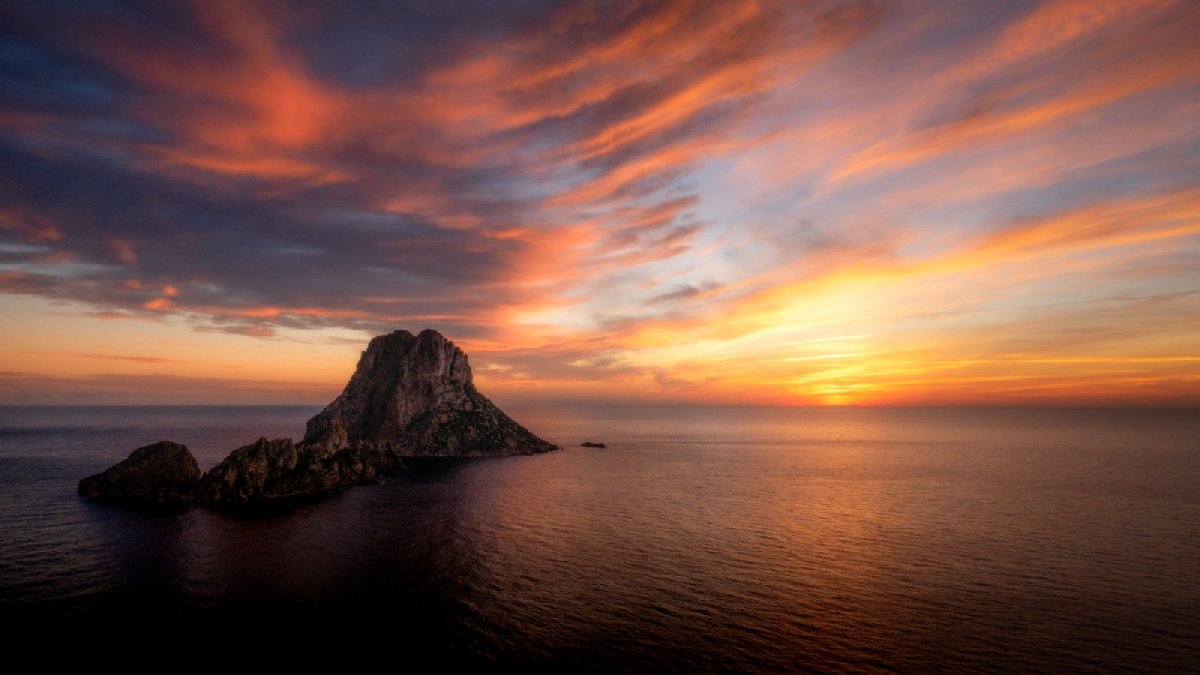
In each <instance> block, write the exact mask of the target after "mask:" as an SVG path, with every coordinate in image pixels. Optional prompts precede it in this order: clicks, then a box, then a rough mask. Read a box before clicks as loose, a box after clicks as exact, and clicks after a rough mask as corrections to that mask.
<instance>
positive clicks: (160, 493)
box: [79, 441, 200, 503]
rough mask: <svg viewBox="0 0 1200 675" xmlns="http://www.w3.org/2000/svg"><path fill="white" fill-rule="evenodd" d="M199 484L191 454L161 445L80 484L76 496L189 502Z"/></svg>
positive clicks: (178, 447)
mask: <svg viewBox="0 0 1200 675" xmlns="http://www.w3.org/2000/svg"><path fill="white" fill-rule="evenodd" d="M199 482H200V466H199V465H197V464H196V458H195V457H193V456H192V453H191V452H189V451H188V449H187V448H185V447H184V446H182V445H180V444H178V443H172V442H171V441H161V442H159V443H154V444H153V445H147V446H144V447H141V448H138V449H137V450H134V451H133V452H132V453H131V454H130V455H129V457H127V458H126V459H125V460H124V461H122V462H120V463H119V464H116V465H115V466H112V467H110V468H109V469H108V470H107V471H105V472H104V473H98V474H96V475H95V476H88V477H87V478H84V479H83V480H81V481H79V494H81V495H83V496H85V497H90V498H92V499H100V500H111V501H141V502H158V503H171V502H189V501H192V499H193V495H194V493H195V490H196V487H197V486H198V485H199Z"/></svg>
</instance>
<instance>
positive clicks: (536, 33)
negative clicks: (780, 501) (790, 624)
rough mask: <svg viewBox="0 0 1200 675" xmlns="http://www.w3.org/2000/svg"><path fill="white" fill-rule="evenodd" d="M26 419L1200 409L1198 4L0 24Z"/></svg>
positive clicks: (123, 5)
mask: <svg viewBox="0 0 1200 675" xmlns="http://www.w3.org/2000/svg"><path fill="white" fill-rule="evenodd" d="M0 164H2V167H0V291H2V292H3V295H0V316H2V317H3V319H2V321H3V323H2V326H3V328H0V403H5V404H18V403H237V404H244V403H305V404H323V403H326V402H328V401H329V400H330V399H332V398H333V397H334V396H336V395H337V393H338V392H339V391H340V390H341V387H342V386H343V385H344V383H345V381H346V379H347V378H348V377H349V375H350V373H351V372H353V369H354V365H355V362H356V361H357V358H358V355H359V353H360V352H361V350H362V349H363V348H364V347H365V344H366V341H367V340H368V339H369V338H370V337H371V336H373V335H377V334H379V333H383V332H388V331H392V330H396V329H401V328H402V329H407V330H410V331H412V332H414V333H415V332H418V331H420V330H422V329H424V328H434V329H437V330H439V331H441V332H442V333H443V334H445V335H446V336H447V337H448V338H450V339H451V340H453V341H454V342H455V343H456V344H458V345H459V346H460V347H462V348H463V349H464V350H465V351H466V352H467V353H468V354H469V355H470V359H471V364H472V366H473V369H474V372H475V377H476V383H477V385H478V386H479V388H480V390H481V391H483V393H485V394H487V395H489V396H491V397H493V398H494V399H495V400H497V402H500V403H502V404H503V403H506V402H514V401H545V402H550V401H562V400H570V401H646V402H658V403H668V402H690V403H719V404H768V405H811V404H860V405H1172V406H1174V405H1187V406H1196V405H1200V3H1197V2H1192V1H1185V0H1177V1H1175V0H1045V1H1042V2H1038V1H1025V0H1004V1H997V2H973V1H970V0H961V1H956V0H866V1H853V2H839V1H836V0H821V1H813V2H806V1H804V0H783V1H775V0H759V1H757V2H755V1H745V2H743V1H734V0H726V1H723V2H700V1H697V2H686V1H677V2H671V1H666V2H636V1H628V2H624V1H614V2H542V1H539V0H526V1H521V2H483V1H478V0H472V1H470V2H424V1H421V2H418V1H413V2H382V1H380V2H360V3H342V2H327V3H322V2H247V1H243V0H238V1H230V2H224V1H216V0H204V1H198V2H195V3H192V4H187V3H178V4H177V3H167V2H161V1H157V0H155V1H145V2H122V1H117V0H113V1H103V2H6V3H4V4H3V6H2V7H0Z"/></svg>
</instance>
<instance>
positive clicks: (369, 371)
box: [304, 330, 555, 457]
mask: <svg viewBox="0 0 1200 675" xmlns="http://www.w3.org/2000/svg"><path fill="white" fill-rule="evenodd" d="M339 423H340V425H341V428H344V429H345V433H346V440H347V442H348V443H349V444H351V445H353V444H356V443H362V442H370V443H374V444H376V445H377V446H379V447H385V448H389V449H392V450H394V451H395V452H396V453H397V454H400V455H402V456H405V457H481V456H489V457H494V456H500V455H528V454H533V453H538V452H549V451H550V450H554V449H555V446H553V445H551V444H549V443H547V442H546V441H543V440H542V439H540V438H538V437H537V436H534V435H533V434H532V433H530V432H529V431H528V430H527V429H525V427H522V426H521V425H519V424H517V423H516V422H514V421H513V420H512V418H510V417H509V416H508V415H505V414H504V412H503V411H501V410H500V409H499V408H497V407H496V405H495V404H493V403H492V402H491V401H489V400H488V399H487V397H486V396H484V395H483V394H480V393H479V391H478V390H476V389H475V384H474V383H473V382H472V381H471V366H470V364H468V363H467V355H466V354H464V353H463V351H462V350H461V349H459V348H458V347H456V346H454V343H453V342H450V341H449V340H447V339H446V338H444V337H442V335H441V334H440V333H438V332H437V331H433V330H426V331H422V332H421V334H420V335H416V336H414V335H413V334H412V333H409V332H408V331H403V330H398V331H396V332H394V333H392V334H390V335H380V336H379V337H377V338H375V339H373V340H371V343H370V344H369V345H368V346H367V350H366V351H365V352H363V354H362V357H361V358H359V360H358V369H357V370H356V371H355V373H354V376H353V377H351V378H350V382H349V384H347V385H346V389H345V391H343V392H342V395H341V396H339V397H337V400H335V401H334V402H333V403H330V404H329V406H328V407H327V408H325V410H323V411H321V413H320V414H318V415H317V416H316V417H313V418H312V419H311V420H309V421H308V427H307V431H306V433H305V434H304V443H306V444H307V443H314V442H324V441H326V440H327V438H328V436H329V433H330V430H331V429H337V428H338V427H337V425H338V424H339ZM339 433H340V432H339Z"/></svg>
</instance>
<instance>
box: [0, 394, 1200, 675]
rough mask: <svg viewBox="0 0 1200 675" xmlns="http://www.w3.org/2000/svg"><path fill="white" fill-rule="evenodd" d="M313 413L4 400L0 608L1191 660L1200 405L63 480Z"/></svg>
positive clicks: (755, 412)
mask: <svg viewBox="0 0 1200 675" xmlns="http://www.w3.org/2000/svg"><path fill="white" fill-rule="evenodd" d="M317 410H318V408H304V407H301V408H296V407H286V408H274V407H234V408H229V407H182V408H181V407H161V408H155V407H144V408H136V407H130V408H102V407H97V408H77V407H75V408H29V407H20V408H17V407H12V408H0V483H2V485H0V619H4V620H5V623H8V624H10V625H12V624H13V623H22V622H23V624H24V625H32V626H44V625H50V624H62V625H67V626H74V627H79V626H86V625H93V626H100V625H109V626H112V625H120V624H122V622H134V623H136V622H138V621H141V622H143V623H144V622H146V621H150V620H152V621H155V622H165V623H172V622H174V623H179V624H180V625H193V626H195V625H209V626H213V625H221V626H242V625H247V624H248V623H252V622H260V623H261V624H262V625H277V624H278V622H281V621H283V622H287V623H288V625H294V626H297V627H304V628H303V629H304V630H305V631H316V633H314V634H317V633H320V631H321V628H320V627H321V626H335V625H337V626H343V627H344V626H347V625H350V624H354V623H356V625H362V626H363V627H364V628H363V629H364V630H366V629H367V627H370V628H371V629H373V630H377V631H383V632H386V633H388V634H391V635H393V636H399V637H397V639H402V640H403V641H404V643H405V644H407V645H408V646H412V647H419V648H421V649H424V650H425V651H426V652H429V653H440V654H445V655H448V656H453V657H455V658H459V659H465V660H472V661H476V662H478V663H479V664H481V665H485V666H493V667H495V668H497V669H513V670H521V671H528V670H556V671H575V672H579V671H594V672H613V671H626V672H628V671H633V672H641V671H655V670H665V671H678V672H710V671H741V672H778V671H793V672H823V673H841V672H856V673H872V672H881V673H884V672H888V673H890V672H927V671H939V672H1025V673H1038V672H1044V673H1059V672H1106V673H1133V672H1147V673H1149V672H1158V673H1167V672H1184V671H1192V672H1195V671H1196V669H1197V667H1198V665H1197V664H1200V411H1196V410H1055V409H878V408H876V409H871V408H796V409H762V408H704V407H592V408H584V407H579V408H572V407H545V408H531V407H525V408H522V407H516V406H512V407H507V408H506V411H507V412H509V413H510V414H511V415H512V416H513V417H514V418H515V419H516V420H517V421H518V422H520V423H521V424H523V425H525V426H527V427H528V428H529V429H530V430H531V431H533V432H534V433H536V434H538V435H539V436H541V437H543V438H545V439H547V440H549V441H550V442H552V443H556V444H558V445H561V446H563V448H564V449H563V450H561V451H559V452H553V453H550V454H548V455H539V456H531V457H509V458H503V459H485V460H465V461H464V460H459V461H449V460H446V461H433V460H431V461H426V462H421V463H414V464H412V465H411V468H410V470H409V471H407V472H405V473H402V474H397V475H395V476H393V477H392V478H391V479H389V480H387V481H385V482H383V483H382V484H380V485H377V486H369V487H361V488H354V489H350V490H345V491H341V492H337V493H333V494H329V495H325V496H322V497H319V498H315V499H309V500H305V501H301V502H289V503H284V504H278V505H270V506H266V507H256V508H242V509H233V510H225V511H210V510H203V509H199V508H191V509H183V510H180V509H141V508H131V507H126V506H113V505H105V504H94V503H90V502H88V501H86V500H84V499H82V498H80V497H78V496H77V495H76V494H75V488H76V485H77V483H78V481H79V479H80V478H82V477H84V476H87V475H90V474H93V473H97V472H99V471H101V470H103V469H105V468H107V467H108V466H110V465H112V464H114V463H116V462H117V461H119V460H121V459H123V458H125V457H126V456H127V455H128V454H129V452H130V451H132V450H133V449H134V448H136V447H138V446H141V445H146V444H148V443H152V442H155V441H159V440H174V441H179V442H182V443H184V444H185V445H187V446H188V447H189V448H190V449H191V450H192V452H193V453H194V454H195V455H196V457H197V459H198V460H199V463H200V468H201V469H202V470H207V469H209V468H211V467H212V466H213V465H215V464H216V463H217V462H219V461H220V460H221V459H222V458H223V457H224V456H225V455H226V454H227V453H228V452H229V451H230V450H232V449H234V448H236V447H238V446H240V445H245V444H247V443H250V442H252V441H253V440H255V439H256V438H258V437H259V436H268V437H292V438H297V439H298V438H299V437H300V436H302V435H303V431H304V422H305V420H306V419H307V418H308V417H309V416H311V415H312V414H313V413H314V412H316V411H317ZM583 441H596V442H603V443H605V444H606V445H607V447H606V448H603V449H600V448H581V447H579V445H580V443H582V442H583ZM375 646H376V647H380V646H381V645H378V644H375Z"/></svg>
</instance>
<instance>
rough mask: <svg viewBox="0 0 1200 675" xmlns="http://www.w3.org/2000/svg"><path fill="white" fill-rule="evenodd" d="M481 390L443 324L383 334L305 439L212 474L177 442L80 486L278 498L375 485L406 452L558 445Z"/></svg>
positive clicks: (260, 449) (142, 493) (89, 490)
mask: <svg viewBox="0 0 1200 675" xmlns="http://www.w3.org/2000/svg"><path fill="white" fill-rule="evenodd" d="M555 449H557V447H556V446H554V445H551V444H550V443H547V442H546V441H543V440H542V439H540V438H538V437H537V436H534V435H533V434H532V433H530V432H529V431H528V430H527V429H525V428H524V427H522V426H521V425H519V424H517V423H516V422H514V421H513V420H512V418H510V417H509V416H508V415H505V414H504V412H503V411H501V410H500V409H499V408H497V407H496V406H495V404H493V403H492V402H491V401H489V400H488V399H487V397H486V396H484V395H483V394H480V393H479V392H478V391H477V390H476V389H475V385H474V383H473V382H472V380H471V366H470V365H469V364H468V363H467V355H466V354H464V353H463V351H462V350H461V349H459V348H458V347H456V346H454V343H453V342H450V341H449V340H447V339H446V338H444V337H442V335H441V334H440V333H438V332H437V331H432V330H426V331H422V332H421V334H420V335H413V334H412V333H409V332H407V331H396V332H394V333H391V334H389V335H381V336H379V337H377V338H375V339H373V340H371V342H370V344H369V345H368V346H367V349H366V351H364V352H363V354H362V357H361V358H360V359H359V360H358V368H357V370H356V371H355V373H354V376H353V377H351V378H350V382H349V383H348V384H347V385H346V389H345V391H343V392H342V395H341V396H339V397H338V398H337V399H336V400H335V401H334V402H333V403H330V404H329V406H328V407H326V408H325V410H323V411H321V413H320V414H318V415H316V416H315V417H313V418H312V419H310V420H309V421H308V424H307V428H306V432H305V434H304V440H303V441H301V442H300V443H299V444H293V443H292V441H291V440H290V439H286V438H281V439H275V440H273V441H270V440H267V439H266V438H261V439H259V440H258V441H257V442H255V443H252V444H250V445H247V446H244V447H241V448H238V449H237V450H234V451H233V452H231V453H230V454H229V456H228V457H226V458H225V460H224V461H223V462H221V463H220V464H218V465H217V466H216V467H214V468H213V469H212V470H211V471H209V472H208V473H207V474H204V475H203V476H201V475H200V469H199V467H198V466H197V465H196V460H195V458H194V457H192V454H191V452H189V451H188V449H187V448H185V447H184V446H182V445H180V444H178V443H171V442H169V441H163V442H161V443H156V444H154V445H152V446H146V447H144V448H139V449H137V450H135V451H134V452H133V454H131V455H130V456H129V458H128V459H126V460H125V461H123V462H121V463H120V464H117V465H116V466H114V467H112V468H110V469H109V470H108V471H105V472H104V473H102V474H97V475H95V476H90V477H88V478H85V479H83V480H82V481H80V483H79V494H81V495H84V496H86V497H90V498H93V499H120V500H134V501H158V502H178V503H188V502H195V503H199V504H202V505H217V504H226V503H240V502H248V501H255V500H264V499H278V498H283V497H294V496H299V495H306V494H313V493H318V492H325V491H328V490H333V489H336V488H340V487H347V486H351V485H364V484H368V483H372V482H374V481H375V480H376V478H377V477H378V476H381V475H385V474H388V473H391V472H393V471H397V470H401V469H403V468H404V464H403V461H402V460H401V457H417V456H421V457H492V456H503V455H517V454H526V455H527V454H533V453H541V452H549V451H550V450H555Z"/></svg>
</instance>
